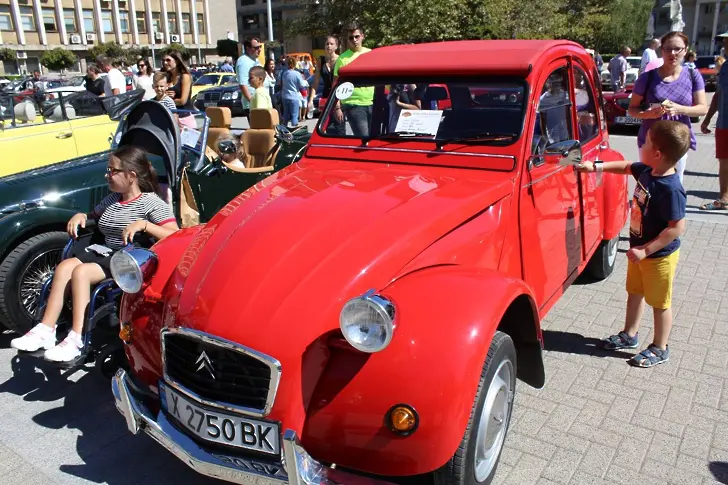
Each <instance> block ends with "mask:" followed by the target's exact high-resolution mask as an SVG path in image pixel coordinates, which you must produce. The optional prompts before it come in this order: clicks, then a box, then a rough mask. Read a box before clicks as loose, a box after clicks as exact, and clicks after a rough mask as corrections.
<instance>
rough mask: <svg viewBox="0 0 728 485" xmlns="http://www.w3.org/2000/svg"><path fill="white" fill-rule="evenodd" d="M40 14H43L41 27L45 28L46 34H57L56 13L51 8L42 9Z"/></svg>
mask: <svg viewBox="0 0 728 485" xmlns="http://www.w3.org/2000/svg"><path fill="white" fill-rule="evenodd" d="M41 12H43V27H45V30H46V32H58V28H57V27H56V11H55V10H53V9H52V8H43V9H41Z"/></svg>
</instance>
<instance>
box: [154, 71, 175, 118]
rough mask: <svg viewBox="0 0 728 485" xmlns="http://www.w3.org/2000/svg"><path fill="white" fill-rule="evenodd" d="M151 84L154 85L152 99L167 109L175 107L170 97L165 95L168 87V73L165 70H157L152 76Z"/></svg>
mask: <svg viewBox="0 0 728 485" xmlns="http://www.w3.org/2000/svg"><path fill="white" fill-rule="evenodd" d="M152 86H153V87H154V100H155V101H157V102H159V103H162V104H163V105H164V107H165V108H167V109H169V110H173V109H177V106H176V105H175V104H174V101H173V100H172V98H170V97H169V96H167V90H168V89H169V73H168V72H166V71H157V72H155V73H154V77H152Z"/></svg>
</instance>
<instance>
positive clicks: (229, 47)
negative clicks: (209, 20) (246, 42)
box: [217, 39, 238, 58]
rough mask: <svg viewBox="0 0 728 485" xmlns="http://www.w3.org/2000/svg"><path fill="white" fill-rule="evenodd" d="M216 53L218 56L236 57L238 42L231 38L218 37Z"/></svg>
mask: <svg viewBox="0 0 728 485" xmlns="http://www.w3.org/2000/svg"><path fill="white" fill-rule="evenodd" d="M217 55H218V56H220V57H233V58H236V57H238V43H237V42H235V41H234V40H231V39H218V40H217Z"/></svg>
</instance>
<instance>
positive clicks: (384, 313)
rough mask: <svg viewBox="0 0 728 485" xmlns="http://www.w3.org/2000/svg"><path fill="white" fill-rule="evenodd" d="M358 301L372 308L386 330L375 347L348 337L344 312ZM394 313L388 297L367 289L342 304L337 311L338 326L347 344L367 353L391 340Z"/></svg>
mask: <svg viewBox="0 0 728 485" xmlns="http://www.w3.org/2000/svg"><path fill="white" fill-rule="evenodd" d="M360 303H365V304H367V305H369V306H370V308H371V309H373V310H374V312H375V313H376V314H377V315H378V317H379V318H380V322H379V324H381V325H382V327H383V328H384V330H385V332H386V333H385V339H384V341H383V342H382V343H381V344H380V345H378V346H376V347H371V346H364V345H361V344H359V343H358V342H356V341H354V340H352V339H351V338H350V337H349V332H348V330H347V328H348V327H349V326H350V324H349V322H347V321H346V320H345V319H346V317H347V315H346V313H347V311H348V310H350V309H351V307H352V306H353V305H355V304H360ZM395 313H396V312H395V306H394V303H393V302H392V301H391V300H390V299H389V298H387V297H385V296H382V295H380V294H377V293H375V292H374V290H369V291H368V292H366V293H365V294H364V295H361V296H357V297H354V298H352V299H350V300H348V301H347V302H346V303H344V306H343V307H342V308H341V312H340V313H339V328H340V329H341V333H342V334H343V336H344V339H346V341H347V342H348V343H349V345H351V346H352V347H354V348H355V349H356V350H358V351H360V352H364V353H368V354H373V353H376V352H381V351H382V350H384V349H386V348H387V347H388V346H389V344H390V343H391V342H392V337H393V336H394V329H395ZM374 324H375V325H376V324H377V322H374Z"/></svg>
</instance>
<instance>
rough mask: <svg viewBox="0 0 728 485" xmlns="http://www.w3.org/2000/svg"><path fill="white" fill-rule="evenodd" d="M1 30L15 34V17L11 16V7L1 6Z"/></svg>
mask: <svg viewBox="0 0 728 485" xmlns="http://www.w3.org/2000/svg"><path fill="white" fill-rule="evenodd" d="M0 30H4V31H9V32H13V31H14V30H15V27H14V26H13V17H12V16H11V15H10V6H8V5H0Z"/></svg>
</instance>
